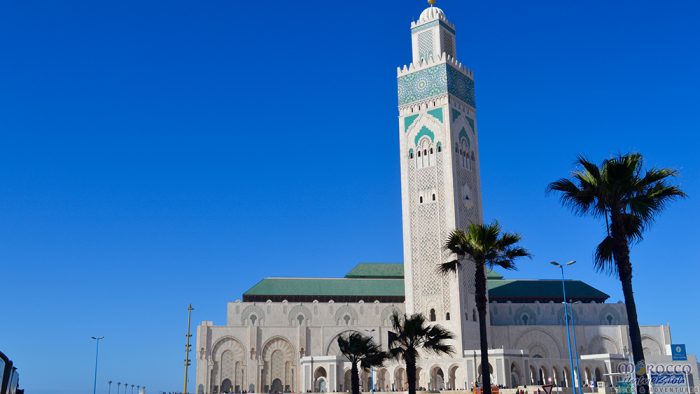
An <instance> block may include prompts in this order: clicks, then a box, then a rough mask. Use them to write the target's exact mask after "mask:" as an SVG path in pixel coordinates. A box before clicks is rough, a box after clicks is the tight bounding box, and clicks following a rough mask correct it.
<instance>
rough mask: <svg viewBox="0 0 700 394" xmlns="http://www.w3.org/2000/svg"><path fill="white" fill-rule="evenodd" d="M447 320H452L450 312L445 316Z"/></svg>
mask: <svg viewBox="0 0 700 394" xmlns="http://www.w3.org/2000/svg"><path fill="white" fill-rule="evenodd" d="M445 320H450V312H447V313H446V314H445Z"/></svg>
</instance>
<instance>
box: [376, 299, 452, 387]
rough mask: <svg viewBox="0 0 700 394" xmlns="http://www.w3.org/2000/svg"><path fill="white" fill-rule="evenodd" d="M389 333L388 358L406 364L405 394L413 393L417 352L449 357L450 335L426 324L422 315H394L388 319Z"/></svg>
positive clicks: (450, 351)
mask: <svg viewBox="0 0 700 394" xmlns="http://www.w3.org/2000/svg"><path fill="white" fill-rule="evenodd" d="M391 325H392V327H393V333H391V335H390V337H389V354H390V355H391V357H393V358H395V359H396V360H397V361H403V362H405V363H406V376H407V378H408V394H415V393H416V362H417V360H418V359H419V358H420V353H419V351H420V350H423V351H425V352H427V353H433V354H436V355H451V354H453V353H454V348H453V347H452V345H450V344H448V343H447V340H450V339H454V337H455V336H454V334H452V333H451V332H450V331H448V330H446V329H445V328H443V327H441V326H439V325H430V324H426V320H425V316H423V315H422V314H414V315H410V316H408V315H406V314H399V313H398V312H396V311H395V312H394V313H393V314H392V315H391Z"/></svg>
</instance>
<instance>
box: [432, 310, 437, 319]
mask: <svg viewBox="0 0 700 394" xmlns="http://www.w3.org/2000/svg"><path fill="white" fill-rule="evenodd" d="M435 320H437V316H436V315H435V309H431V310H430V321H435Z"/></svg>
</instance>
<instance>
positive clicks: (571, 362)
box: [550, 260, 581, 393]
mask: <svg viewBox="0 0 700 394" xmlns="http://www.w3.org/2000/svg"><path fill="white" fill-rule="evenodd" d="M550 264H552V265H553V266H555V267H559V269H560V270H561V290H562V293H563V296H564V320H566V342H567V343H568V345H569V371H571V384H572V386H571V389H572V391H573V392H574V393H576V384H575V383H574V381H575V379H576V378H575V377H574V359H573V355H572V352H571V332H570V331H569V307H568V303H567V302H566V283H565V279H564V265H566V266H567V267H569V266H571V265H574V264H576V260H571V261H569V262H568V263H566V264H564V265H561V264H559V263H557V262H556V261H552V262H550ZM580 389H581V388H580V387H579V390H580Z"/></svg>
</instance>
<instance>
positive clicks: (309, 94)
mask: <svg viewBox="0 0 700 394" xmlns="http://www.w3.org/2000/svg"><path fill="white" fill-rule="evenodd" d="M438 5H439V6H441V7H442V8H443V9H444V10H445V12H446V13H447V16H448V18H449V19H450V20H452V21H453V22H454V23H455V24H456V25H457V28H458V33H457V36H458V44H457V47H458V55H459V58H460V59H461V61H462V62H464V63H465V64H467V65H468V66H469V67H471V68H473V69H474V70H475V74H476V92H477V101H478V122H479V132H480V145H481V158H482V179H483V195H484V201H485V206H484V208H485V216H486V219H487V220H490V219H492V218H498V219H500V221H501V223H502V224H503V225H504V226H505V227H506V228H507V229H508V230H514V231H518V232H520V233H522V234H523V236H524V244H525V245H526V246H527V247H529V248H530V249H531V250H532V251H533V252H534V254H535V256H536V257H535V259H534V260H533V261H531V262H523V263H522V264H521V270H520V271H519V272H517V273H514V274H509V276H512V277H523V278H556V275H557V272H556V271H554V270H553V269H552V268H551V267H550V266H549V265H548V264H546V262H547V261H549V260H551V259H558V260H568V259H577V260H578V261H579V262H580V263H579V264H578V265H577V266H575V268H573V269H572V270H571V271H570V272H571V275H572V276H575V277H577V278H580V279H583V280H585V281H587V282H589V283H591V284H593V285H595V286H597V287H598V288H600V289H601V290H603V291H605V292H607V293H609V294H611V301H612V302H616V301H618V300H620V299H621V298H622V296H621V292H620V286H619V284H618V282H617V281H616V280H615V279H614V278H609V277H606V276H604V275H601V274H597V273H594V272H593V271H592V269H591V264H590V260H591V254H592V250H593V248H594V246H595V245H596V243H597V242H598V241H599V240H600V239H601V237H602V234H603V227H602V225H601V223H596V222H594V221H592V220H588V219H581V218H577V217H574V216H573V215H572V214H571V213H570V212H568V211H567V210H565V209H563V208H561V207H560V206H559V203H558V201H557V199H556V198H554V197H547V196H545V193H544V189H545V186H546V185H547V183H548V182H549V181H551V180H554V179H556V178H559V177H562V176H566V175H567V174H568V172H569V171H570V170H571V169H572V162H573V161H574V159H575V157H576V155H578V154H585V155H587V156H589V157H590V158H592V159H595V160H600V159H603V158H605V157H607V156H608V155H610V154H612V153H616V152H627V151H630V150H635V151H640V152H642V153H644V154H645V155H646V156H647V158H648V162H649V164H651V165H658V166H671V167H675V168H678V169H679V170H680V171H681V173H682V177H681V178H680V179H679V183H680V185H682V187H683V188H684V189H685V190H686V191H687V192H688V193H689V194H690V196H691V198H689V199H687V200H685V201H682V202H679V203H675V204H673V205H672V206H671V207H670V208H669V209H668V211H667V212H666V213H665V214H664V215H663V216H662V217H661V218H660V219H659V220H658V222H657V223H656V225H655V226H654V227H653V229H652V230H651V231H650V232H649V233H648V235H647V239H646V240H645V241H644V242H643V243H642V244H640V245H638V246H637V247H635V248H634V250H633V255H632V257H633V261H634V265H635V268H636V271H635V285H636V290H637V304H638V306H639V313H640V316H641V322H642V323H643V324H662V323H663V324H665V323H667V322H670V323H671V324H672V329H673V331H672V332H673V338H674V340H675V341H677V342H680V343H687V344H688V346H689V351H690V352H692V353H700V341H699V340H698V339H697V338H698V337H697V324H698V323H699V321H698V320H699V319H698V317H697V306H698V305H697V302H698V291H697V287H696V286H697V278H698V276H700V264H698V261H699V258H700V253H699V252H698V248H697V245H698V244H699V241H700V239H699V236H698V231H697V223H698V222H700V217H699V215H698V212H700V203H699V201H700V181H699V180H698V179H699V177H698V176H699V175H700V159H698V153H697V152H698V148H699V147H700V144H699V143H698V142H699V139H698V133H700V117H699V116H698V108H700V73H699V72H698V70H700V48H699V45H700V44H699V43H700V29H698V25H697V23H698V20H700V4H698V2H697V1H695V0H676V1H639V0H634V1H632V0H624V1H614V2H610V1H602V0H592V1H587V2H570V1H536V2H526V1H496V2H494V1H483V0H476V1H472V0H470V1H465V0H440V1H439V4H438ZM423 8H424V3H423V1H419V0H415V1H407V0H382V1H375V2H367V1H353V2H350V1H343V2H336V1H317V0H312V1H306V2H300V1H269V2H264V1H254V2H253V1H249V2H244V1H207V2H201V1H200V2H193V1H181V0H172V1H167V2H162V1H161V2H153V1H133V0H125V1H118V2H103V1H33V0H6V1H3V2H2V4H1V5H0V267H1V270H2V271H1V272H2V273H1V274H0V280H1V281H2V285H1V287H0V295H1V296H2V299H3V300H4V304H3V306H2V315H1V317H2V318H1V319H0V321H1V322H2V323H1V324H0V349H2V350H3V351H5V352H7V353H8V354H9V355H10V356H11V357H12V358H13V359H14V360H15V361H16V362H17V364H18V365H19V368H20V371H21V376H22V382H23V385H24V386H25V387H26V388H27V389H29V392H32V393H38V394H58V393H61V394H62V393H69V392H70V393H87V392H89V391H90V390H91V389H92V372H93V357H94V346H93V345H94V344H93V342H92V341H91V340H90V336H92V335H104V336H105V337H106V339H105V340H104V342H103V346H102V347H101V351H102V352H101V368H100V374H99V383H100V386H99V387H100V390H102V391H100V392H105V393H106V388H107V387H106V383H105V382H106V381H107V380H108V379H112V380H114V381H121V382H124V381H126V382H129V383H134V384H140V385H145V386H146V387H147V388H148V389H149V391H151V392H154V391H168V390H179V389H181V386H182V385H181V381H182V359H183V356H184V355H183V346H184V343H183V341H184V330H185V326H186V311H185V309H186V306H187V304H188V303H190V302H191V303H193V304H194V306H195V308H196V310H195V312H194V320H195V321H196V322H199V321H201V320H213V321H214V322H215V323H217V324H221V323H223V322H224V319H225V311H226V302H228V301H232V300H235V299H236V298H239V297H240V295H241V293H242V292H243V291H245V289H247V288H248V287H249V286H251V285H253V284H254V283H255V282H256V281H258V280H259V279H260V278H262V277H264V276H271V275H277V276H282V275H290V276H339V275H342V274H343V273H344V272H346V271H347V270H348V269H349V268H350V267H352V266H353V264H355V263H356V262H359V261H401V260H402V246H401V222H400V199H399V195H400V185H399V162H398V155H399V153H398V125H397V109H396V105H397V98H396V80H395V77H396V74H395V73H396V66H398V65H402V64H404V63H406V62H408V61H409V60H410V33H409V24H410V22H411V20H412V19H414V18H416V17H417V16H418V14H419V13H420V11H421V10H422V9H423ZM687 311H690V312H691V314H689V315H686V314H685V312H687ZM192 376H194V374H192Z"/></svg>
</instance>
